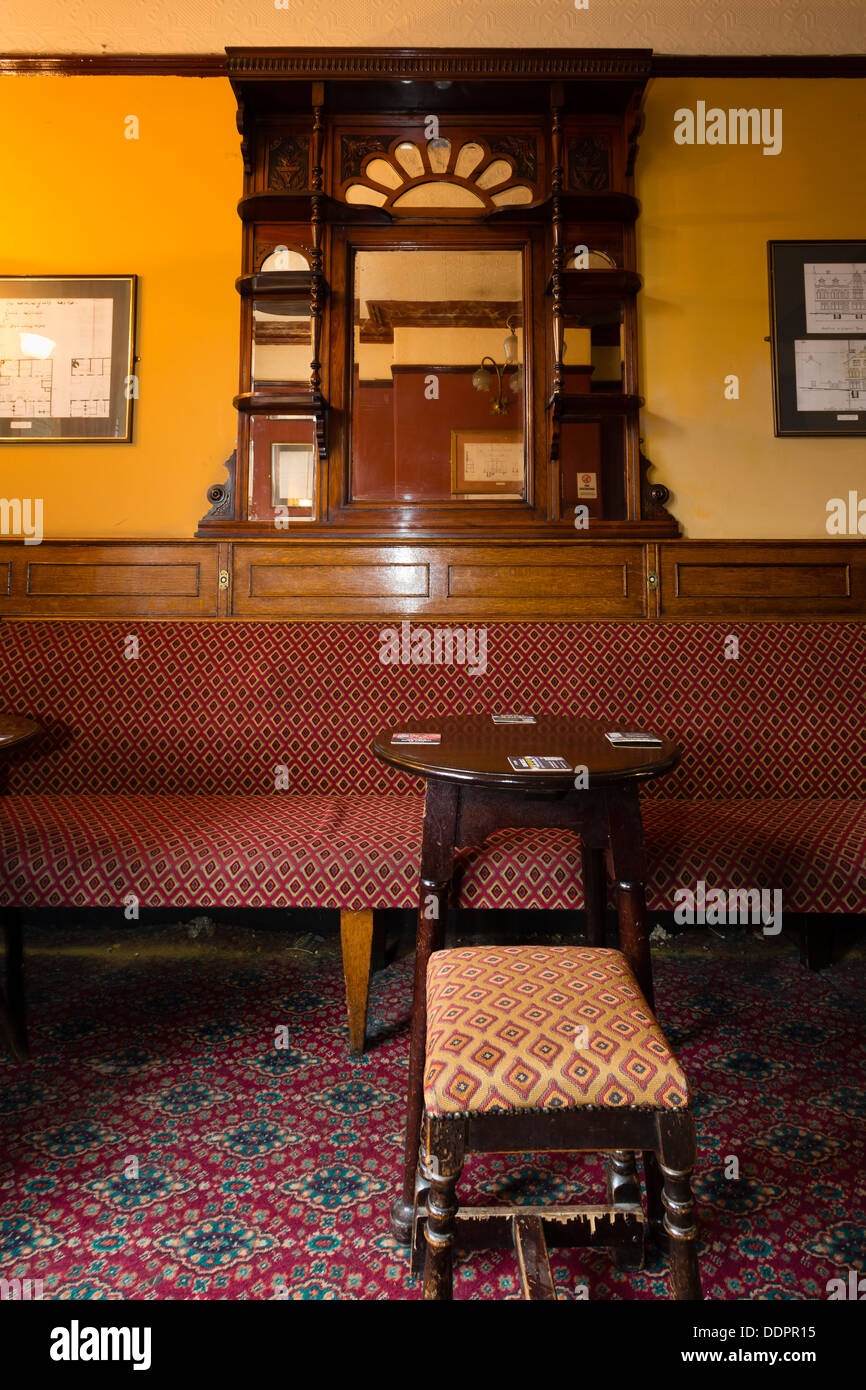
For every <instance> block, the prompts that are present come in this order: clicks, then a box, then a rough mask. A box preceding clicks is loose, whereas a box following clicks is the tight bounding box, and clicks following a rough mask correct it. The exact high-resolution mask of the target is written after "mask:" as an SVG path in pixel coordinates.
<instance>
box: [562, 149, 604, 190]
mask: <svg viewBox="0 0 866 1390" xmlns="http://www.w3.org/2000/svg"><path fill="white" fill-rule="evenodd" d="M568 186H569V188H571V189H573V190H574V191H575V192H577V193H602V192H604V190H605V189H608V188H610V148H609V146H608V143H607V141H606V140H600V139H598V137H597V136H595V135H581V136H580V137H579V138H578V139H576V140H569V142H568Z"/></svg>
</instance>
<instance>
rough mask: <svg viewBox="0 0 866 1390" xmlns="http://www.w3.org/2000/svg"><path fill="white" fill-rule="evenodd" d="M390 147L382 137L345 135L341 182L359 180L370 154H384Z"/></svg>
mask: <svg viewBox="0 0 866 1390" xmlns="http://www.w3.org/2000/svg"><path fill="white" fill-rule="evenodd" d="M387 148H388V146H387V144H386V142H385V141H384V140H383V139H382V137H381V136H380V135H343V136H341V138H340V182H341V183H345V181H346V179H352V178H357V177H358V176H359V174H360V173H361V166H362V165H363V163H364V160H365V159H366V158H367V156H368V155H370V154H384V152H385V150H387Z"/></svg>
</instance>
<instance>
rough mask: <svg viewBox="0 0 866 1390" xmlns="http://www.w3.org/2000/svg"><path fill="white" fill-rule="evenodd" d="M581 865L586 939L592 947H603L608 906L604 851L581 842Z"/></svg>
mask: <svg viewBox="0 0 866 1390" xmlns="http://www.w3.org/2000/svg"><path fill="white" fill-rule="evenodd" d="M580 858H581V865H582V868H583V910H584V913H585V915H586V939H587V942H588V944H589V945H590V946H603V945H604V940H605V931H604V918H605V908H606V905H607V875H606V873H605V868H604V850H603V849H596V848H595V847H594V846H593V845H587V844H585V843H584V842H583V841H581V847H580Z"/></svg>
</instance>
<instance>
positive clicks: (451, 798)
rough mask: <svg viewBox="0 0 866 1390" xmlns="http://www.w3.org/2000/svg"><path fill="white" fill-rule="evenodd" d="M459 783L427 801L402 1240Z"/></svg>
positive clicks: (399, 1205) (398, 1207)
mask: <svg viewBox="0 0 866 1390" xmlns="http://www.w3.org/2000/svg"><path fill="white" fill-rule="evenodd" d="M458 798H459V788H458V787H457V786H455V785H454V784H453V783H449V782H437V781H433V780H431V781H429V782H428V783H427V797H426V802H425V807H424V839H423V844H422V849H421V884H420V888H419V902H418V929H417V933H416V937H415V976H414V984H413V994H412V1035H411V1039H410V1043H409V1076H408V1087H407V1099H406V1139H405V1145H404V1150H403V1185H402V1190H401V1193H400V1195H399V1197H397V1198H396V1199H395V1201H394V1204H393V1206H392V1207H391V1234H392V1235H393V1237H394V1239H395V1240H397V1241H399V1242H400V1244H401V1245H409V1244H410V1243H411V1240H412V1221H413V1214H414V1207H415V1174H416V1169H417V1164H418V1144H419V1140H420V1136H421V1115H422V1111H423V1107H424V1055H425V1050H426V1046H427V963H428V961H429V960H430V956H431V954H432V952H433V951H434V950H436V948H437V946H438V945H439V944H440V942H441V936H442V932H443V931H444V929H445V919H446V916H447V912H448V895H449V891H450V887H451V877H452V873H453V864H454V831H455V828H456V824H457V805H458Z"/></svg>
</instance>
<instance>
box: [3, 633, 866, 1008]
mask: <svg viewBox="0 0 866 1390" xmlns="http://www.w3.org/2000/svg"><path fill="white" fill-rule="evenodd" d="M383 626H384V625H383V624H381V623H378V622H375V623H374V622H350V621H343V622H339V621H337V622H321V621H320V622H313V621H311V622H273V623H257V622H248V623H238V622H200V623H195V622H171V621H150V622H126V623H123V622H89V621H64V622H49V621H42V622H40V621H29V620H28V621H15V620H10V621H6V622H3V623H2V624H0V689H2V691H3V701H2V703H3V707H4V708H5V709H6V710H9V711H13V712H17V713H21V714H26V715H29V716H32V717H34V718H36V719H38V720H39V721H40V722H41V724H42V725H43V726H44V728H45V733H44V735H43V736H42V737H41V738H40V739H39V740H38V741H36V742H34V743H33V744H31V745H29V746H25V747H24V748H23V749H22V750H21V752H20V755H19V756H18V757H16V758H14V759H12V760H10V764H9V766H8V768H7V769H6V772H5V778H6V784H5V792H6V794H5V795H4V796H3V797H2V798H0V834H2V864H3V882H2V897H0V903H2V904H3V905H5V906H11V907H31V906H61V905H63V906H79V907H91V906H94V907H116V908H117V909H118V911H121V910H122V908H123V905H124V903H125V901H127V900H128V898H129V895H133V896H134V898H135V899H136V900H137V902H138V904H139V906H140V909H142V910H145V909H147V908H149V907H178V908H185V907H200V908H206V907H209V906H223V907H242V906H244V907H277V908H283V907H284V908H290V907H325V908H339V909H341V910H342V911H343V912H344V913H346V914H350V913H354V914H364V916H363V917H357V916H356V917H354V918H351V917H347V918H346V919H345V921H344V947H345V946H346V945H347V942H346V939H345V938H346V931H347V930H348V931H349V932H350V933H351V929H352V928H353V926H354V927H355V928H356V929H357V930H358V931H359V932H361V934H362V936H363V935H364V932H365V931H366V927H365V925H364V924H365V923H366V922H367V914H370V913H371V912H372V910H374V909H376V908H385V907H397V908H403V907H410V906H413V905H414V904H415V902H416V894H417V875H418V863H419V851H420V838H421V825H422V815H423V794H422V793H423V789H422V788H421V787H420V786H419V785H417V784H416V783H415V782H413V781H412V780H411V779H409V778H407V777H405V776H403V775H401V774H399V773H396V772H394V771H392V770H390V769H388V768H386V767H384V766H382V765H381V764H380V763H379V762H377V761H376V759H375V758H374V757H373V755H372V752H371V742H372V738H373V735H374V733H375V732H376V730H377V728H378V727H379V726H381V725H382V724H384V723H386V722H391V721H399V719H401V718H402V717H409V716H414V717H421V718H428V717H429V718H435V717H436V716H440V715H444V714H446V713H452V712H460V711H478V712H484V711H494V710H515V711H521V712H531V711H533V710H536V711H537V710H546V711H549V712H552V713H557V714H577V713H580V714H587V715H592V716H597V717H604V718H611V719H614V718H615V719H618V720H622V721H629V722H634V723H635V724H636V725H646V726H650V727H652V728H654V729H657V730H658V731H660V732H664V733H666V734H668V735H670V736H671V737H673V738H674V739H676V741H677V742H678V743H679V744H680V746H681V748H682V761H681V764H680V766H679V767H678V768H677V770H676V771H675V772H673V773H672V774H670V775H669V776H667V777H666V778H664V779H663V780H661V781H660V782H658V783H654V784H650V785H648V786H647V788H646V792H645V799H644V823H645V832H646V841H647V853H648V859H649V870H650V878H649V884H648V901H649V906H650V907H651V908H655V909H657V910H670V909H672V908H673V907H674V905H675V900H674V893H675V890H676V889H678V888H682V887H690V888H695V886H696V884H697V882H698V880H703V881H704V882H705V883H706V884H707V885H708V887H725V888H731V887H732V888H739V887H743V888H780V889H781V890H782V893H783V903H784V910H785V911H788V912H807V913H808V912H821V913H859V912H862V911H863V910H864V908H866V729H864V714H863V711H864V707H866V629H864V627H863V626H862V625H861V624H858V623H843V622H840V623H830V622H814V623H808V624H803V623H786V622H754V623H739V624H720V623H688V622H680V623H670V624H660V623H651V622H632V623H622V622H586V623H581V622H502V623H491V624H490V625H489V626H488V629H487V665H486V671H484V672H483V673H482V672H481V671H479V670H478V669H476V671H475V673H473V672H472V671H471V670H470V669H469V668H468V667H467V666H465V665H459V664H455V665H451V666H445V665H442V666H436V665H423V664H415V665H412V664H410V665H400V664H384V663H383V661H382V660H381V659H380V654H381V653H382V651H383V642H382V631H383ZM732 637H735V638H736V639H737V643H732V642H731V640H730V639H731V638H732ZM737 646H738V654H737V655H736V656H733V655H732V653H733V652H735V651H736V649H737ZM477 665H478V663H476V668H477ZM0 775H2V773H0ZM459 903H460V905H461V906H464V907H545V908H553V907H556V908H576V907H580V906H581V905H582V897H581V883H580V872H579V846H578V844H577V842H576V839H575V837H573V836H571V835H569V834H568V833H567V832H563V831H559V830H549V831H527V830H521V831H514V832H501V833H499V834H497V835H496V836H494V837H493V838H492V839H491V841H489V842H488V844H487V845H486V846H484V847H481V846H467V847H465V849H464V852H463V854H462V856H461V873H460V884H459ZM367 940H368V938H367ZM349 944H350V943H349ZM362 954H363V952H362ZM361 974H363V969H362V970H361ZM364 995H366V990H364ZM357 1027H358V1024H357V1018H356V1020H355V1033H356V1034H357Z"/></svg>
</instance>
